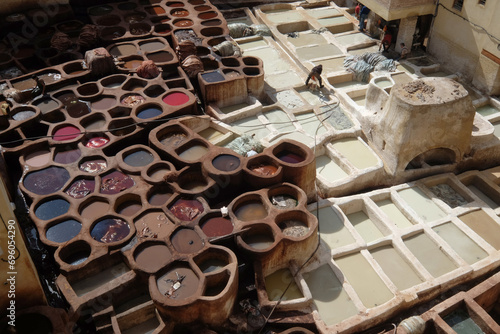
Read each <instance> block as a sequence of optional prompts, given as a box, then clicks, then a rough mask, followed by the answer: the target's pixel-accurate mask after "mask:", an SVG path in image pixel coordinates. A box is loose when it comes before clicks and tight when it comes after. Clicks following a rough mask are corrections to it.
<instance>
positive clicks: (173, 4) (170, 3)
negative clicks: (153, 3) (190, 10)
mask: <svg viewBox="0 0 500 334" xmlns="http://www.w3.org/2000/svg"><path fill="white" fill-rule="evenodd" d="M167 7H174V8H177V7H184V3H182V2H167Z"/></svg>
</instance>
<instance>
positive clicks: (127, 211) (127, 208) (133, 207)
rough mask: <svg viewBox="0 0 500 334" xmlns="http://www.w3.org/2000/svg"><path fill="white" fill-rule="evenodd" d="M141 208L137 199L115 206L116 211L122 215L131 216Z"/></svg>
mask: <svg viewBox="0 0 500 334" xmlns="http://www.w3.org/2000/svg"><path fill="white" fill-rule="evenodd" d="M141 209H142V205H141V203H140V202H138V201H126V202H123V203H122V204H120V205H119V206H118V207H117V208H116V212H117V213H119V214H121V215H124V216H133V215H135V214H136V213H137V212H139V211H140V210H141Z"/></svg>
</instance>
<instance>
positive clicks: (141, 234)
mask: <svg viewBox="0 0 500 334" xmlns="http://www.w3.org/2000/svg"><path fill="white" fill-rule="evenodd" d="M134 224H135V228H136V230H137V237H138V238H139V239H143V238H151V239H164V238H166V237H167V236H168V235H169V234H170V232H171V231H172V223H171V222H170V221H169V220H168V219H167V216H166V215H165V213H163V211H149V212H147V213H146V214H143V215H141V216H140V217H139V218H138V219H136V220H135V221H134Z"/></svg>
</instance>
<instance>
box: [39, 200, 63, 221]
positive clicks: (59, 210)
mask: <svg viewBox="0 0 500 334" xmlns="http://www.w3.org/2000/svg"><path fill="white" fill-rule="evenodd" d="M69 207H70V204H69V202H68V201H66V200H64V199H62V198H55V199H52V200H49V201H46V202H43V203H42V204H40V205H38V206H37V208H36V209H35V216H36V217H37V218H38V219H42V220H50V219H52V218H55V217H59V216H61V215H63V214H65V213H66V212H68V210H69Z"/></svg>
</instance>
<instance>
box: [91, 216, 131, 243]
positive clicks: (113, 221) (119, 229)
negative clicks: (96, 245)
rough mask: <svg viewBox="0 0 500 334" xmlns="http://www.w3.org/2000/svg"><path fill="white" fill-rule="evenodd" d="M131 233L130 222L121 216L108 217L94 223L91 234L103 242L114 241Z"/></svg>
mask: <svg viewBox="0 0 500 334" xmlns="http://www.w3.org/2000/svg"><path fill="white" fill-rule="evenodd" d="M129 233H130V226H129V224H128V223H127V222H126V221H124V220H121V219H119V218H106V219H103V220H101V221H99V222H98V223H97V224H95V225H94V228H92V231H91V232H90V235H91V236H92V238H94V240H97V241H99V242H102V243H113V242H117V241H120V240H123V239H125V238H126V237H127V236H128V235H129Z"/></svg>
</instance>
